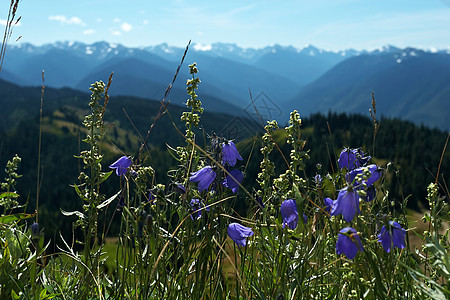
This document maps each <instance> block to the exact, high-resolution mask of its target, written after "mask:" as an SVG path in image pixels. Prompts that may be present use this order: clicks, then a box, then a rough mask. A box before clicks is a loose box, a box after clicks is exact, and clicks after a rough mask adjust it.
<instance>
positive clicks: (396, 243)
mask: <svg viewBox="0 0 450 300" xmlns="http://www.w3.org/2000/svg"><path fill="white" fill-rule="evenodd" d="M221 156H222V164H223V166H224V167H225V168H226V169H227V170H228V172H227V176H226V177H225V179H224V180H223V182H222V184H223V185H224V186H225V187H227V188H229V189H230V190H231V191H232V192H233V193H237V191H238V189H239V185H240V183H241V182H242V180H243V178H244V175H243V174H242V172H240V171H239V170H236V169H232V170H230V169H229V168H230V167H234V166H235V165H236V162H237V160H242V157H241V156H240V154H239V152H238V150H237V148H236V146H235V144H234V143H233V142H232V141H227V142H224V143H222V151H221ZM370 158H371V157H370V156H366V154H365V153H364V152H363V151H362V150H361V149H349V148H346V149H344V150H342V152H341V154H340V156H339V160H338V165H339V167H340V168H341V169H346V170H347V173H346V175H345V180H346V182H347V184H348V185H347V187H345V188H343V189H341V190H340V191H339V194H338V197H337V199H336V200H332V199H330V198H325V199H324V201H325V211H327V212H328V213H330V215H332V216H337V215H340V214H342V217H343V218H344V220H345V221H346V222H349V223H350V222H352V220H353V218H354V217H355V216H356V215H357V214H361V211H360V209H359V198H360V196H359V193H358V191H360V190H363V189H364V190H365V192H366V193H365V194H366V197H365V199H364V200H365V201H372V200H373V199H374V198H375V195H376V190H375V187H374V186H373V184H374V183H375V182H376V181H377V180H378V179H379V178H380V177H381V170H380V168H378V166H376V165H375V164H371V165H367V166H366V164H367V163H368V161H369V160H370ZM131 164H132V161H131V160H130V159H129V158H128V157H126V156H122V157H121V158H119V159H118V160H117V161H116V162H114V163H113V164H111V165H110V166H109V167H110V168H111V169H115V170H116V174H117V176H121V177H122V176H124V175H125V174H126V173H127V171H128V169H129V168H130V166H131ZM216 176H217V174H216V172H215V171H214V169H213V167H211V166H205V167H203V168H202V169H200V170H198V171H197V172H194V173H192V174H191V177H190V178H189V180H190V181H192V182H197V183H198V191H199V192H202V191H204V190H208V189H209V188H210V187H211V184H212V183H213V182H214V180H215V179H216ZM314 179H315V182H316V184H317V185H318V186H319V185H320V184H321V181H322V178H321V177H320V175H316V177H315V178H314ZM177 187H178V188H179V189H180V192H184V193H185V192H186V189H185V188H184V186H182V185H178V186H177ZM154 199H155V196H154V195H153V194H152V192H150V194H149V201H152V200H154ZM257 202H258V204H259V205H260V206H261V207H264V203H263V202H262V199H261V197H258V198H257ZM190 206H191V210H192V214H191V218H192V219H199V218H201V216H202V211H203V210H206V211H209V207H208V206H205V204H204V203H203V202H202V200H200V199H192V200H191V202H190ZM203 208H204V209H203ZM280 213H281V217H282V222H283V229H284V228H285V227H286V226H287V227H289V228H290V229H292V230H294V229H295V228H297V225H298V222H299V216H298V210H297V204H296V202H295V200H293V199H288V200H285V201H283V202H282V203H281V206H280ZM303 222H304V224H306V223H307V217H306V215H305V214H303ZM33 225H34V224H33ZM36 227H37V226H35V227H34V228H33V226H32V230H33V229H34V231H37V230H36V229H35V228H36ZM34 231H33V232H34ZM227 231H228V235H229V237H230V238H231V239H232V240H233V241H234V242H235V243H236V244H237V245H238V246H242V247H245V246H246V244H247V240H246V238H248V237H250V236H252V235H253V234H254V232H253V231H252V229H251V228H248V227H245V226H243V225H241V224H238V223H231V224H230V225H229V226H228V230H227ZM405 235H406V231H405V230H404V229H403V228H402V227H401V226H400V224H399V223H397V222H395V221H389V222H388V223H386V224H385V225H383V227H382V228H381V231H380V233H379V234H378V237H377V238H378V242H380V243H381V245H382V247H383V249H384V250H385V251H386V252H387V253H389V252H390V251H391V249H393V248H394V247H397V248H400V249H403V248H405V246H406V245H405ZM358 251H364V247H363V244H362V242H361V239H360V237H359V235H358V232H357V231H356V230H355V229H354V228H352V227H345V228H343V229H341V230H340V231H339V234H338V238H337V242H336V253H337V254H345V255H346V256H347V257H348V258H349V259H353V258H355V257H356V255H357V253H358Z"/></svg>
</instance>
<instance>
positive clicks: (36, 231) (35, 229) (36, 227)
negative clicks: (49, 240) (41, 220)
mask: <svg viewBox="0 0 450 300" xmlns="http://www.w3.org/2000/svg"><path fill="white" fill-rule="evenodd" d="M30 229H31V234H32V235H33V237H38V236H39V224H38V223H36V222H34V223H33V224H31V226H30Z"/></svg>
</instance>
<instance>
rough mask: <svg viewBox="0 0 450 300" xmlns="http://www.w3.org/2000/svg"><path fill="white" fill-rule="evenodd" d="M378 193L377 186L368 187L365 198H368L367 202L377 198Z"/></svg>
mask: <svg viewBox="0 0 450 300" xmlns="http://www.w3.org/2000/svg"><path fill="white" fill-rule="evenodd" d="M376 195H377V190H376V189H375V187H374V186H373V185H372V186H369V187H368V188H367V196H366V198H365V199H364V200H366V202H370V201H372V200H373V199H375V196H376Z"/></svg>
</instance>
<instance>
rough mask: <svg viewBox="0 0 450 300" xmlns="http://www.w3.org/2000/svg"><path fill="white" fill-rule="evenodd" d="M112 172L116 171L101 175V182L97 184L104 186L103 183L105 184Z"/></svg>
mask: <svg viewBox="0 0 450 300" xmlns="http://www.w3.org/2000/svg"><path fill="white" fill-rule="evenodd" d="M112 172H114V170H112V171H109V172H108V173H101V174H100V180H99V181H98V182H97V184H102V183H103V182H105V180H106V179H108V177H109V176H110V175H111V174H112Z"/></svg>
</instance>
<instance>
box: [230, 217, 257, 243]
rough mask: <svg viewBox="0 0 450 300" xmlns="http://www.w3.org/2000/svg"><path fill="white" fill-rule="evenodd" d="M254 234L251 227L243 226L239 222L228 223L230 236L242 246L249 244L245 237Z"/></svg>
mask: <svg viewBox="0 0 450 300" xmlns="http://www.w3.org/2000/svg"><path fill="white" fill-rule="evenodd" d="M253 234H254V232H253V230H252V229H251V228H248V227H245V226H242V225H241V224H238V223H231V224H230V225H228V236H229V237H230V238H231V239H232V240H233V241H234V242H235V243H236V244H237V245H238V246H241V247H245V245H247V240H246V239H245V238H247V237H250V236H252V235H253Z"/></svg>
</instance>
